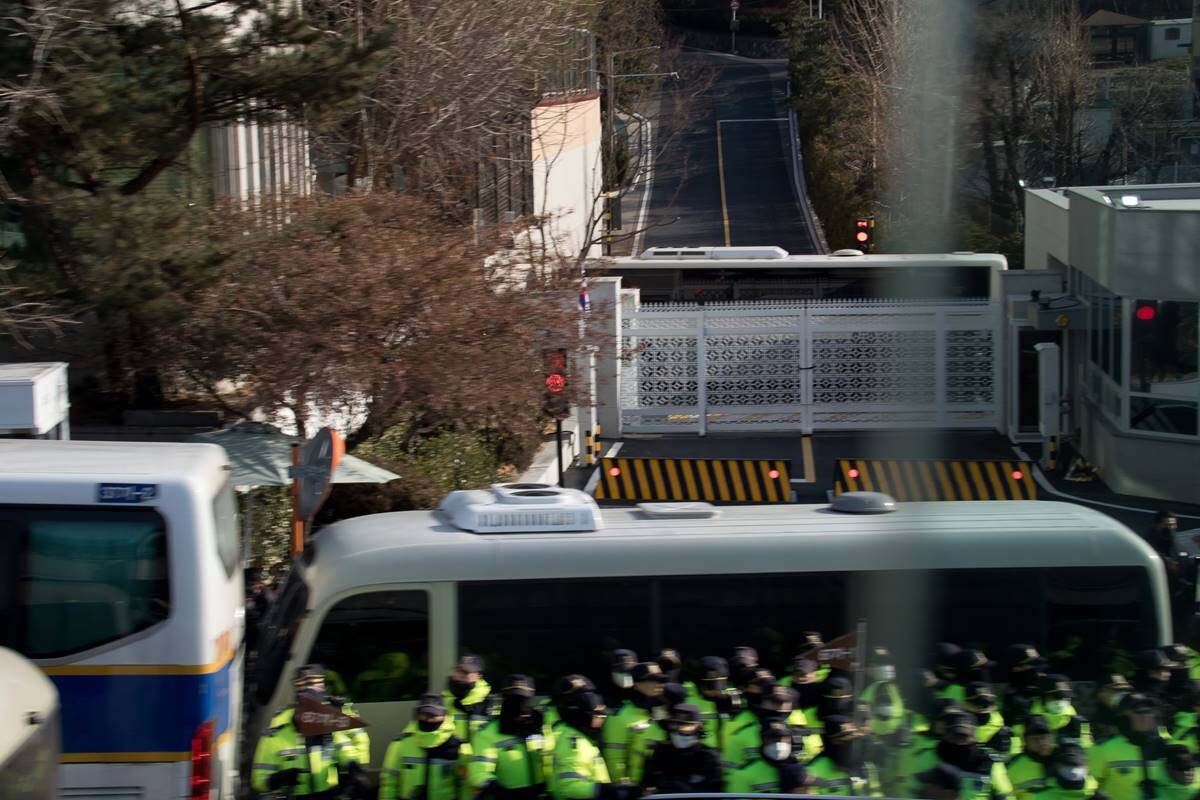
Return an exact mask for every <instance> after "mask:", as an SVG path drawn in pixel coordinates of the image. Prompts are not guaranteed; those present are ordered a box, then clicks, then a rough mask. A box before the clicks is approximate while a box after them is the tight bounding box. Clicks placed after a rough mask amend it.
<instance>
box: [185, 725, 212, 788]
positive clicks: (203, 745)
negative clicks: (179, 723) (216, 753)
mask: <svg viewBox="0 0 1200 800" xmlns="http://www.w3.org/2000/svg"><path fill="white" fill-rule="evenodd" d="M215 730H216V723H214V722H213V721H212V720H211V719H210V720H209V721H208V722H205V723H204V724H202V725H201V726H200V727H198V728H196V732H195V733H193V734H192V777H191V784H190V786H191V791H190V792H189V794H188V797H189V798H191V800H208V790H209V787H210V786H212V765H213V733H214V732H215Z"/></svg>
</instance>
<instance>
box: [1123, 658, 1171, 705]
mask: <svg viewBox="0 0 1200 800" xmlns="http://www.w3.org/2000/svg"><path fill="white" fill-rule="evenodd" d="M1133 664H1134V668H1135V669H1134V673H1133V677H1132V679H1131V681H1130V682H1131V683H1132V684H1133V688H1134V689H1136V690H1137V691H1139V692H1141V693H1142V694H1144V695H1148V696H1149V697H1152V698H1153V699H1154V700H1155V701H1156V702H1158V703H1159V704H1160V706H1161V705H1164V704H1165V703H1166V701H1167V686H1168V685H1169V684H1170V682H1171V670H1170V666H1171V661H1170V660H1169V659H1168V658H1167V656H1166V654H1165V653H1163V652H1162V651H1161V650H1143V651H1141V652H1140V653H1137V654H1136V655H1134V657H1133ZM1161 710H1163V709H1161V708H1160V711H1161Z"/></svg>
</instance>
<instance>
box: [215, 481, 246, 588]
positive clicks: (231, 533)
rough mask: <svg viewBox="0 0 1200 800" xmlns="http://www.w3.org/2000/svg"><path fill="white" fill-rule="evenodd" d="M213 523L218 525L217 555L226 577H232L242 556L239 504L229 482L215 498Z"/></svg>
mask: <svg viewBox="0 0 1200 800" xmlns="http://www.w3.org/2000/svg"><path fill="white" fill-rule="evenodd" d="M213 524H214V525H216V539H217V557H218V558H220V559H221V566H223V567H225V577H227V578H232V577H233V573H234V571H235V570H236V569H237V568H238V565H239V564H241V561H242V557H241V546H240V545H241V542H240V541H239V540H240V538H241V536H240V534H239V532H238V519H237V505H236V504H235V503H234V501H233V487H231V486H230V485H229V484H228V483H227V484H225V486H224V487H222V489H221V491H219V492H217V496H216V498H214V499H213Z"/></svg>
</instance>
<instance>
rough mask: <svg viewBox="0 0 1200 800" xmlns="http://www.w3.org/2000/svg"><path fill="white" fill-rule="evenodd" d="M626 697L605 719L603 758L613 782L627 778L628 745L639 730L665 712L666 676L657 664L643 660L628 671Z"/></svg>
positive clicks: (626, 779)
mask: <svg viewBox="0 0 1200 800" xmlns="http://www.w3.org/2000/svg"><path fill="white" fill-rule="evenodd" d="M630 678H631V679H632V680H633V687H632V689H631V690H630V692H629V699H627V700H626V701H625V703H624V705H622V706H621V708H620V709H618V711H617V713H615V714H613V715H612V716H611V717H609V718H608V720H607V721H606V722H605V723H604V761H605V763H606V764H608V774H609V777H610V778H611V779H612V782H613V783H624V782H627V781H629V780H630V775H629V747H630V743H631V742H632V740H633V739H634V737H635V736H636V735H637V734H638V732H639V731H642V730H645V729H646V728H647V727H649V724H650V721H651V720H652V719H654V715H655V714H656V713H657V714H664V713H665V711H666V709H665V708H664V707H663V705H664V701H663V686H664V684H666V682H667V676H666V675H663V672H662V670H661V669H659V667H658V664H656V663H654V662H653V661H644V662H642V663H639V664H636V665H635V666H634V668H633V670H632V671H631V672H630Z"/></svg>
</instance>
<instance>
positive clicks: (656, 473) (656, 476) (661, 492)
mask: <svg viewBox="0 0 1200 800" xmlns="http://www.w3.org/2000/svg"><path fill="white" fill-rule="evenodd" d="M649 463H650V477H651V479H652V480H653V481H654V483H653V485H651V486H649V487H647V492H646V495H647V496H648V497H652V498H654V499H655V500H666V499H667V486H666V484H665V483H664V482H663V474H662V467H661V466H660V465H659V463H658V459H657V458H652V459H650V462H649Z"/></svg>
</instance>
